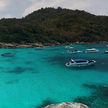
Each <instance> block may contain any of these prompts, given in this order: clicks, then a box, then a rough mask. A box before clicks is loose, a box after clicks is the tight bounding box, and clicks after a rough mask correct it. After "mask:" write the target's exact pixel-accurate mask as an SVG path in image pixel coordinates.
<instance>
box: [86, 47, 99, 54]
mask: <svg viewBox="0 0 108 108" xmlns="http://www.w3.org/2000/svg"><path fill="white" fill-rule="evenodd" d="M89 52H99V50H97V49H96V48H91V49H86V51H85V53H89Z"/></svg>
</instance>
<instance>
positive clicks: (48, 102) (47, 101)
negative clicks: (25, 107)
mask: <svg viewBox="0 0 108 108" xmlns="http://www.w3.org/2000/svg"><path fill="white" fill-rule="evenodd" d="M54 103H55V102H54V101H52V100H51V99H49V98H48V99H46V100H44V101H43V102H42V104H40V105H38V106H36V107H34V108H44V107H46V106H47V105H50V104H54Z"/></svg>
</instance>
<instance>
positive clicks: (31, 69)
mask: <svg viewBox="0 0 108 108" xmlns="http://www.w3.org/2000/svg"><path fill="white" fill-rule="evenodd" d="M25 71H32V72H33V71H34V69H33V68H23V67H15V68H14V69H13V70H10V71H7V72H8V73H15V74H21V73H23V72H25Z"/></svg>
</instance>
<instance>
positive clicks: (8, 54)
mask: <svg viewBox="0 0 108 108" xmlns="http://www.w3.org/2000/svg"><path fill="white" fill-rule="evenodd" d="M14 55H15V53H3V54H1V56H6V57H13V56H14Z"/></svg>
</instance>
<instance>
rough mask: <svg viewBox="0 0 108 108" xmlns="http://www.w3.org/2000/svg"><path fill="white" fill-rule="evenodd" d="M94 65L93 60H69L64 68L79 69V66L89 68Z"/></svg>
mask: <svg viewBox="0 0 108 108" xmlns="http://www.w3.org/2000/svg"><path fill="white" fill-rule="evenodd" d="M95 63H96V61H95V60H87V59H71V61H70V62H68V63H66V66H68V67H70V66H72V67H81V66H91V65H94V64H95Z"/></svg>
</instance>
